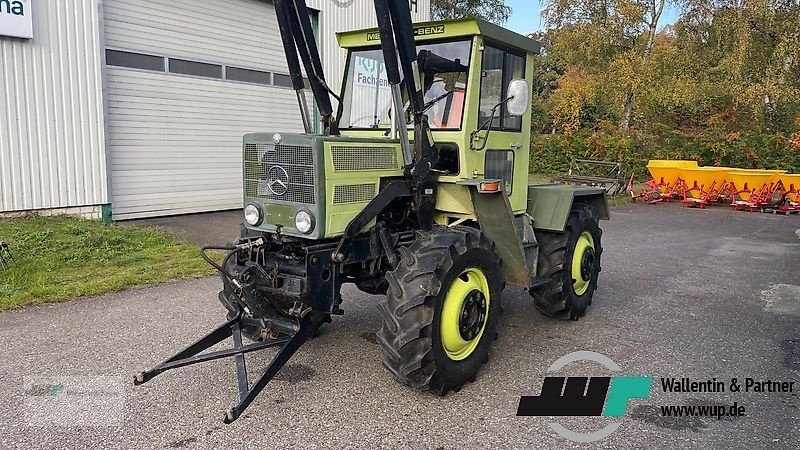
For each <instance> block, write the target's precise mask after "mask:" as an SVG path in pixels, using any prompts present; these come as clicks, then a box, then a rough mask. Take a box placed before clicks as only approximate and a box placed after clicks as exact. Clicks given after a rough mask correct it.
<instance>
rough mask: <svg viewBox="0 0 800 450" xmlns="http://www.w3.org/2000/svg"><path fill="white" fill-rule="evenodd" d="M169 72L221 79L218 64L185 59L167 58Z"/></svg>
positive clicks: (220, 69) (220, 67)
mask: <svg viewBox="0 0 800 450" xmlns="http://www.w3.org/2000/svg"><path fill="white" fill-rule="evenodd" d="M169 71H170V73H179V74H182V75H194V76H196V77H205V78H218V79H222V66H221V65H218V64H207V63H201V62H197V61H186V60H185V59H174V58H170V59H169Z"/></svg>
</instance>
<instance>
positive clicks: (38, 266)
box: [0, 217, 213, 311]
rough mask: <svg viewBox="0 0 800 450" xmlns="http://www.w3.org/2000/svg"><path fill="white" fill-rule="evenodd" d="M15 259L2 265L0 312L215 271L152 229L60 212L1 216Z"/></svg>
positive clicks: (2, 233) (1, 230)
mask: <svg viewBox="0 0 800 450" xmlns="http://www.w3.org/2000/svg"><path fill="white" fill-rule="evenodd" d="M0 237H2V239H3V240H5V241H7V242H8V243H9V245H10V246H11V249H12V251H13V252H14V257H15V258H16V263H14V264H12V265H11V266H10V267H9V268H6V269H5V270H3V269H0V311H2V310H7V309H14V308H18V307H22V306H26V305H31V304H37V303H45V302H56V301H62V300H68V299H71V298H75V297H79V296H84V295H97V294H102V293H105V292H112V291H118V290H121V289H124V288H126V287H130V286H136V285H143V284H152V283H160V282H164V281H169V280H173V279H177V278H186V277H200V276H208V275H212V274H213V270H211V269H210V267H209V266H208V265H207V264H206V263H205V261H203V260H202V259H201V258H200V256H199V254H198V249H197V247H194V246H193V245H190V244H187V243H184V242H180V241H178V240H176V239H175V238H174V237H172V236H170V235H169V234H167V233H165V232H163V231H160V230H157V229H155V228H144V227H135V226H125V225H107V224H105V223H102V222H96V221H88V220H78V219H70V218H64V217H48V218H46V217H31V218H24V219H3V220H0Z"/></svg>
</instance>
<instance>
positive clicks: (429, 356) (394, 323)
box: [377, 227, 504, 395]
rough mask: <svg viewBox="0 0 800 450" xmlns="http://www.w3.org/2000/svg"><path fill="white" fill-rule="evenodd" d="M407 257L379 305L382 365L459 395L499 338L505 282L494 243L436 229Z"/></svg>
mask: <svg viewBox="0 0 800 450" xmlns="http://www.w3.org/2000/svg"><path fill="white" fill-rule="evenodd" d="M400 253H401V261H400V263H399V265H398V267H397V269H395V270H394V271H392V272H389V273H387V274H386V279H387V281H388V282H389V289H388V291H387V294H386V297H385V298H384V299H383V300H382V301H381V303H380V311H381V313H382V316H383V324H382V326H381V329H380V331H378V333H377V337H378V343H379V344H380V347H381V350H382V352H383V364H384V365H385V366H386V367H387V368H388V369H389V371H390V372H391V373H392V374H393V375H394V377H395V378H396V379H397V380H398V381H400V382H401V383H404V384H407V385H409V386H412V387H415V388H419V389H429V390H431V391H433V392H435V393H437V394H440V395H444V394H446V393H447V392H449V391H451V390H456V391H457V390H459V389H460V388H461V387H462V386H463V385H464V383H465V382H467V381H473V380H474V379H475V376H476V374H477V372H478V369H479V368H480V367H481V366H482V365H483V364H484V363H485V362H486V361H488V358H489V350H490V347H491V344H492V341H494V339H495V338H496V337H497V332H496V329H497V316H498V315H499V313H500V310H501V306H500V300H501V295H502V291H503V287H504V283H503V281H502V275H501V273H500V259H499V257H498V256H497V255H496V254H495V252H494V243H493V242H491V241H490V240H489V239H488V238H486V237H485V236H484V235H483V234H482V233H481V232H480V231H479V230H475V229H472V228H467V227H451V228H445V227H435V228H434V229H433V230H432V231H430V232H421V231H420V232H418V233H417V239H416V241H415V242H414V243H413V244H412V245H411V246H409V247H408V248H403V249H401V250H400Z"/></svg>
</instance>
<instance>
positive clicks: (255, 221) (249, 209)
mask: <svg viewBox="0 0 800 450" xmlns="http://www.w3.org/2000/svg"><path fill="white" fill-rule="evenodd" d="M263 218H264V217H263V215H262V214H261V209H260V208H259V207H258V206H256V205H252V204H250V205H247V206H245V207H244V220H245V222H247V224H248V225H252V226H256V225H260V224H261V220H262V219H263Z"/></svg>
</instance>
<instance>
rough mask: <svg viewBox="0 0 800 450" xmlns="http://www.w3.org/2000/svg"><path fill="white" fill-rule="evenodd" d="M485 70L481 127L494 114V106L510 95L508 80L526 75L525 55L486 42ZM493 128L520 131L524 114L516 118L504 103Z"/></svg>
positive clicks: (479, 117)
mask: <svg viewBox="0 0 800 450" xmlns="http://www.w3.org/2000/svg"><path fill="white" fill-rule="evenodd" d="M482 70H483V72H482V74H481V97H480V109H479V112H478V126H481V125H485V124H486V123H487V122H488V121H489V119H490V118H491V117H492V108H494V107H495V105H497V104H498V103H500V102H501V101H503V100H505V99H506V97H508V93H507V90H508V83H509V82H510V81H511V80H514V79H521V78H525V57H524V56H521V55H518V54H516V53H513V52H511V51H509V50H503V49H500V48H497V47H493V46H491V45H490V44H484V50H483V66H482ZM492 129H493V130H505V131H520V130H521V129H522V117H513V116H511V115H510V114H509V113H508V110H507V109H506V108H505V106H500V107H498V108H497V110H496V111H495V114H494V118H492Z"/></svg>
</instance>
